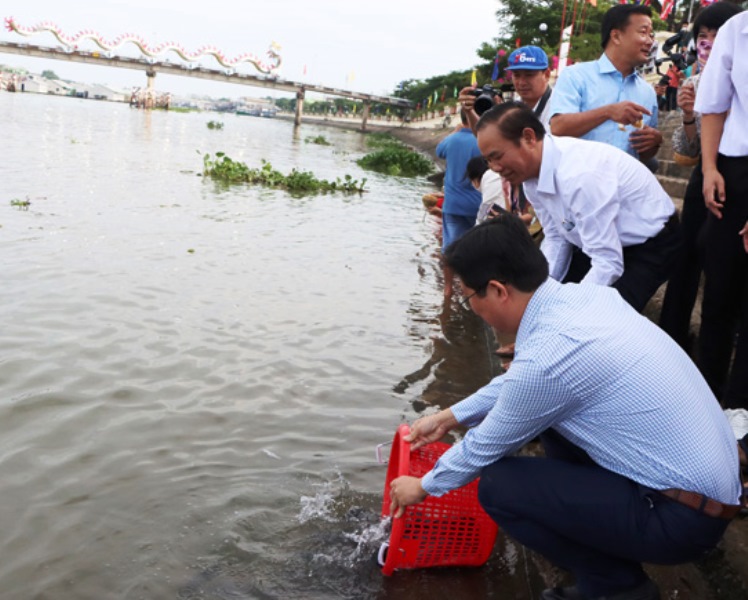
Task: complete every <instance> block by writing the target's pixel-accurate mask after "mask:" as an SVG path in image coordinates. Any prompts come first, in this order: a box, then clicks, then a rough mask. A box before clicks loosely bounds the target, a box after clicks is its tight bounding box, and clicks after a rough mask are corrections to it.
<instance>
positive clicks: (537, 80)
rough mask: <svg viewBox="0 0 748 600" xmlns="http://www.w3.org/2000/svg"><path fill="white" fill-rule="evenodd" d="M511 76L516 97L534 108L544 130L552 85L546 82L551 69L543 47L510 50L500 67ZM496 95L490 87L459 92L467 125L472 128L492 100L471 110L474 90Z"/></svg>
mask: <svg viewBox="0 0 748 600" xmlns="http://www.w3.org/2000/svg"><path fill="white" fill-rule="evenodd" d="M504 70H505V71H506V72H507V73H509V75H510V76H511V82H512V87H513V88H514V91H515V92H516V94H517V96H519V98H520V100H521V101H522V102H523V103H524V104H525V105H526V106H529V107H530V108H532V109H533V110H534V111H535V114H536V115H538V118H539V119H540V120H541V121H542V122H543V125H545V127H546V129H548V121H549V119H550V114H551V113H550V110H551V105H550V102H549V100H550V98H551V93H552V88H551V85H550V79H551V69H550V67H549V64H548V55H547V54H546V53H545V50H543V49H542V48H540V47H538V46H522V47H521V48H517V49H516V50H514V51H513V52H512V53H511V54H510V55H509V58H508V60H507V66H506V68H505V69H504ZM491 91H492V92H493V95H498V94H499V92H498V91H496V90H493V88H490V87H488V88H487V87H486V86H484V87H483V88H479V89H477V90H476V88H473V87H466V88H463V89H462V90H461V91H460V95H459V97H458V100H459V101H460V102H461V103H462V109H463V110H464V111H466V112H467V115H468V121H469V122H470V126H471V127H472V128H473V131H475V124H476V123H477V122H478V119H479V118H480V115H481V114H483V113H484V112H485V111H486V110H488V109H489V108H491V106H493V104H494V103H495V102H490V101H489V102H487V103H484V104H480V103H479V107H480V108H481V110H476V109H475V102H476V93H480V94H481V96H482V95H483V94H488V93H491Z"/></svg>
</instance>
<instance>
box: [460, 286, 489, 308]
mask: <svg viewBox="0 0 748 600" xmlns="http://www.w3.org/2000/svg"><path fill="white" fill-rule="evenodd" d="M486 287H487V285H482V286H480V287H479V288H478V289H477V290H475V291H474V292H473V293H472V294H470V295H469V296H465V297H464V298H462V299H461V300H460V305H461V306H462V308H464V309H465V310H472V307H471V306H470V298H472V297H473V296H475V295H476V294H480V293H481V292H482V291H483V290H485V289H486Z"/></svg>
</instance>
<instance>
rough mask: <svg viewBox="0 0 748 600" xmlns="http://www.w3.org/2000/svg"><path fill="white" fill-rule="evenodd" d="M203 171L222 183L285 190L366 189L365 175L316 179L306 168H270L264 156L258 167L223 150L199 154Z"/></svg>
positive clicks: (313, 192)
mask: <svg viewBox="0 0 748 600" xmlns="http://www.w3.org/2000/svg"><path fill="white" fill-rule="evenodd" d="M203 175H204V176H206V177H210V178H211V179H215V180H217V181H222V182H224V183H249V184H254V185H263V186H266V187H273V188H280V189H285V190H288V191H289V192H291V193H293V194H326V193H328V192H343V193H348V194H351V193H358V194H360V193H362V192H364V191H366V190H365V189H364V186H365V185H366V178H364V179H362V180H361V181H358V180H357V179H353V177H351V176H350V175H345V176H344V177H343V179H340V178H339V177H338V178H336V179H335V181H328V180H326V179H317V178H316V177H315V176H314V174H313V173H311V172H309V171H298V170H297V169H292V170H291V172H290V173H289V174H288V175H284V174H283V173H281V172H280V171H277V170H276V169H274V168H273V165H271V164H270V163H269V162H267V161H266V160H263V161H262V166H260V168H254V169H253V168H250V167H248V166H247V165H246V164H245V163H243V162H240V161H236V160H232V159H231V158H229V157H228V156H226V154H225V153H224V152H216V156H215V158H212V157H211V155H210V154H204V155H203Z"/></svg>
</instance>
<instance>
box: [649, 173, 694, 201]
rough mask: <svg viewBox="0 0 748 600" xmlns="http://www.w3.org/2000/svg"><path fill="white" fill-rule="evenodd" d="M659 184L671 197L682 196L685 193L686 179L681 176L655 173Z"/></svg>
mask: <svg viewBox="0 0 748 600" xmlns="http://www.w3.org/2000/svg"><path fill="white" fill-rule="evenodd" d="M657 179H658V181H659V182H660V185H662V187H663V188H664V189H665V191H666V192H667V193H668V195H669V196H670V197H671V198H683V196H685V194H686V186H687V185H688V180H687V179H684V178H682V177H668V176H667V175H660V174H659V173H658V174H657Z"/></svg>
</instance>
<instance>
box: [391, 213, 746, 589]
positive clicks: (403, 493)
mask: <svg viewBox="0 0 748 600" xmlns="http://www.w3.org/2000/svg"><path fill="white" fill-rule="evenodd" d="M445 259H446V261H447V262H448V264H449V265H450V266H451V267H452V268H453V269H454V270H455V272H456V273H457V275H458V276H459V277H460V279H461V281H462V287H463V291H464V294H465V299H464V302H466V303H468V304H469V306H470V308H472V310H473V311H474V312H475V313H477V314H478V315H479V316H480V317H482V318H483V319H484V320H485V321H486V322H487V323H488V324H489V325H491V326H493V327H495V328H496V329H498V330H499V331H501V332H502V333H508V334H509V333H515V334H516V336H517V341H516V348H515V356H514V361H513V363H512V366H511V368H510V369H509V370H508V371H507V372H506V373H504V374H503V375H500V376H499V377H496V378H495V379H494V380H493V381H491V382H490V383H489V384H488V385H486V386H485V387H483V388H482V389H480V390H478V391H477V392H476V393H475V394H473V395H472V396H469V397H468V398H466V399H465V400H463V401H461V402H459V403H457V404H455V405H454V406H452V407H451V408H448V409H446V410H443V411H441V412H439V413H437V414H434V415H430V416H427V417H424V418H422V419H420V420H418V421H416V422H415V423H414V425H413V428H412V430H411V434H410V438H409V441H411V442H412V448H413V449H416V448H418V447H420V446H423V445H425V444H427V443H431V442H433V441H436V440H438V439H440V438H441V437H442V436H443V435H444V434H446V433H447V432H448V431H450V430H451V429H453V428H454V427H457V426H458V425H464V426H467V427H469V428H470V429H469V430H468V432H467V433H466V434H465V437H464V438H463V440H462V441H461V442H460V443H459V444H456V445H455V446H453V447H452V448H451V449H450V450H449V451H447V452H446V453H445V454H444V455H443V456H442V458H440V459H439V461H438V462H437V463H436V465H435V466H434V468H433V469H432V470H431V471H430V472H428V473H427V474H426V475H424V476H423V478H415V477H407V476H406V477H399V478H397V479H395V480H394V481H393V482H392V483H391V490H390V496H391V499H392V514H394V515H395V517H396V518H397V517H399V516H401V515H402V512H403V510H405V507H407V506H410V505H413V504H417V503H418V502H421V501H422V500H423V499H424V498H425V497H426V496H427V495H429V494H430V495H434V496H441V495H442V494H445V493H447V492H448V491H450V490H454V489H456V488H459V487H461V486H463V485H465V484H466V483H468V482H469V481H471V480H473V479H475V478H476V477H478V476H480V486H479V500H480V502H481V505H482V506H483V508H484V509H485V510H486V512H487V513H488V514H489V515H490V516H491V517H492V518H493V519H494V520H495V521H496V522H497V523H498V524H499V526H500V527H501V528H502V530H503V531H505V532H506V533H507V534H509V535H511V536H512V537H514V538H516V539H517V540H519V541H520V542H521V543H523V544H524V545H526V546H528V547H529V548H531V549H533V550H535V551H537V552H539V553H540V554H542V555H544V556H545V557H547V558H548V559H549V560H551V561H552V562H553V563H555V564H557V565H559V566H561V567H562V568H565V569H567V570H569V571H571V572H572V573H573V574H574V575H575V576H576V581H577V584H576V585H575V586H572V587H567V588H553V589H548V590H545V591H544V592H543V595H542V598H544V599H546V600H563V599H574V600H584V599H597V598H606V599H609V600H614V599H615V600H657V599H659V597H660V596H659V591H658V589H657V586H656V585H655V584H654V583H653V582H652V581H650V580H649V579H648V577H647V575H646V574H645V572H644V570H643V569H642V566H641V563H642V562H648V563H660V564H678V563H684V562H690V561H692V560H694V559H696V558H698V557H700V556H701V555H703V553H704V552H705V551H707V550H708V549H710V548H713V547H714V546H715V544H716V543H717V542H718V541H719V539H720V538H721V536H722V534H723V532H724V530H725V529H726V527H727V525H728V523H729V519H730V518H731V517H733V516H734V515H735V514H737V512H739V510H740V506H739V498H740V494H741V484H740V479H739V475H738V470H739V465H738V452H737V446H736V443H735V438H734V437H733V434H732V431H731V429H730V426H729V424H728V423H727V419H726V418H725V416H724V414H723V412H722V410H721V409H720V406H719V404H718V403H717V401H716V399H715V398H714V396H713V395H712V393H711V392H710V390H709V386H708V385H707V384H706V382H705V381H704V379H703V378H702V377H701V375H700V374H699V372H698V370H697V369H696V367H695V366H694V364H693V363H692V362H691V360H690V359H689V358H688V356H687V355H686V354H685V353H684V352H683V351H682V350H681V349H680V347H679V346H678V345H677V344H676V343H675V342H674V341H673V340H672V339H671V338H670V337H669V336H668V335H667V334H666V333H664V332H663V331H662V330H660V329H659V328H658V327H657V326H656V325H655V324H654V323H652V322H651V321H649V320H648V319H646V318H645V317H642V316H641V315H639V314H638V313H637V312H636V311H635V310H633V309H632V308H631V307H630V306H629V305H628V304H627V303H626V302H625V301H624V300H623V299H622V298H621V297H620V295H619V294H618V293H617V292H616V291H615V290H612V289H610V288H607V287H602V286H597V285H587V286H580V285H576V284H561V283H558V282H556V281H554V280H552V279H550V278H548V265H547V263H546V261H545V259H544V257H543V255H542V254H541V252H540V251H539V250H538V249H537V248H536V247H535V245H534V243H533V241H532V238H531V237H530V235H529V234H528V233H527V228H526V227H525V226H524V224H523V223H522V222H521V221H520V220H519V219H517V218H516V217H514V216H512V215H499V216H498V217H496V218H495V219H494V220H493V221H491V222H488V223H485V224H482V225H479V226H477V227H475V228H474V229H472V230H471V231H469V232H468V233H466V234H465V235H464V236H463V237H462V238H461V239H460V240H459V241H458V242H456V243H455V244H454V245H453V246H451V247H450V248H448V249H447V252H446V254H445ZM642 339H646V340H647V341H648V343H647V344H645V345H642V344H641V340H642ZM537 435H540V438H541V441H542V442H543V446H544V449H545V453H546V457H545V458H540V457H527V456H525V457H519V456H513V455H514V453H515V452H516V451H517V450H519V449H520V448H521V447H522V446H523V445H525V444H526V443H527V442H529V441H530V440H532V439H533V438H534V437H535V436H537Z"/></svg>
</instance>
